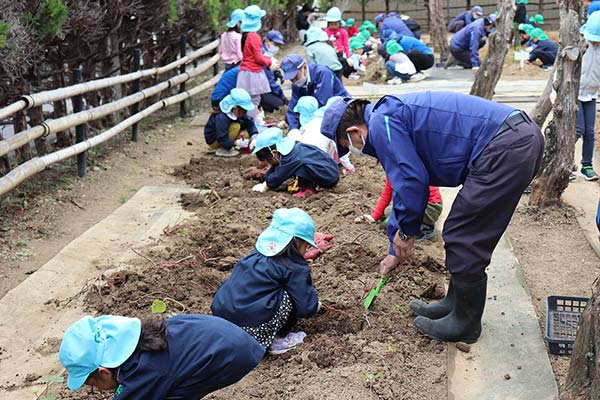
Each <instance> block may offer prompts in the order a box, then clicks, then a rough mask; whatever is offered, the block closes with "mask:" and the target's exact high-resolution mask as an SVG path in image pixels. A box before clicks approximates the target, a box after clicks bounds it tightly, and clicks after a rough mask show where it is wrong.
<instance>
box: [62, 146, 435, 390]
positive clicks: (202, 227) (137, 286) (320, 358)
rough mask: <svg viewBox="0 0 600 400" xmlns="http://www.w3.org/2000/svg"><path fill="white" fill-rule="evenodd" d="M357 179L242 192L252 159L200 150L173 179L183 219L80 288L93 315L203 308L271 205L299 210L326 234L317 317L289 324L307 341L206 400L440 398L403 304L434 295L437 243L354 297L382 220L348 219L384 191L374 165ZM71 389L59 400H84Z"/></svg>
mask: <svg viewBox="0 0 600 400" xmlns="http://www.w3.org/2000/svg"><path fill="white" fill-rule="evenodd" d="M355 161H356V164H357V171H358V172H357V173H356V174H353V175H350V176H347V177H344V178H342V179H341V181H340V183H339V184H338V186H337V188H335V189H334V190H322V191H320V192H318V193H317V194H316V195H314V196H312V197H309V198H306V199H297V198H293V197H292V196H291V195H290V194H288V193H286V192H267V193H264V194H259V193H254V192H252V191H251V190H250V188H251V187H252V185H253V184H255V182H254V181H251V180H246V179H244V178H243V175H244V173H245V172H246V171H247V170H248V169H249V168H251V167H254V166H256V164H257V161H256V158H255V157H253V156H242V157H241V158H232V159H218V158H214V157H213V156H212V155H209V154H200V155H199V156H198V157H197V158H193V159H192V160H191V161H190V163H189V164H187V165H185V166H182V167H181V168H179V169H177V171H176V174H177V175H178V176H181V177H183V178H184V179H185V180H186V181H187V182H188V183H189V184H190V185H192V186H194V187H196V188H198V189H200V190H201V191H200V193H199V194H194V195H187V196H184V197H183V199H182V203H183V204H184V206H185V207H186V208H188V209H193V210H194V211H195V213H196V217H195V219H193V220H191V221H189V222H186V223H185V224H182V225H177V226H174V227H168V228H167V229H165V234H164V235H163V236H162V237H161V238H160V239H158V240H157V242H156V243H155V244H154V245H152V246H150V247H148V248H145V249H140V250H138V253H139V254H140V258H139V262H136V263H134V264H135V265H131V267H130V268H128V269H127V270H125V271H122V272H113V273H112V274H108V276H105V277H104V279H103V280H102V281H101V282H100V284H99V285H93V286H92V287H93V289H91V290H89V291H88V292H87V295H86V297H85V303H86V306H87V307H88V309H89V311H90V312H91V313H94V314H106V313H112V314H123V315H128V316H137V317H147V316H149V315H151V312H150V305H151V303H152V302H153V300H155V299H161V300H163V301H164V302H165V303H166V305H167V311H166V314H167V315H168V314H169V313H204V314H208V313H210V303H211V300H212V298H213V296H214V294H215V292H216V290H217V289H218V287H219V286H220V285H221V283H222V282H223V281H225V279H226V278H227V277H228V275H229V274H230V272H231V270H232V268H233V267H234V265H235V263H236V261H237V260H238V259H239V258H241V257H242V256H244V255H245V254H247V253H248V252H250V251H251V249H252V248H253V246H254V244H255V241H256V238H257V237H258V235H259V234H260V232H261V231H262V230H263V229H264V228H266V227H267V226H268V224H269V222H270V218H271V215H272V213H273V211H274V210H275V209H276V208H278V207H300V208H302V209H304V210H306V211H307V212H308V213H310V215H311V216H312V217H313V219H314V220H315V223H316V226H317V230H318V231H319V232H323V233H330V234H334V235H336V237H335V239H334V246H333V247H332V248H331V249H330V250H328V251H327V252H326V253H325V254H323V255H322V256H321V257H319V258H318V259H317V260H315V261H314V262H312V263H311V268H312V276H313V281H314V285H315V288H316V290H317V293H318V294H319V297H320V299H321V301H322V302H323V304H324V310H323V311H322V312H320V313H319V314H317V315H315V316H313V317H312V318H309V319H306V320H301V321H300V322H299V323H298V325H297V326H296V329H295V330H302V331H304V332H306V333H307V334H308V336H307V338H306V339H305V342H304V344H302V345H300V346H299V347H298V348H297V350H294V351H291V352H289V353H286V354H283V355H280V356H266V358H265V359H264V361H263V362H262V363H261V364H260V365H259V367H258V368H256V370H254V371H253V372H251V373H250V374H249V375H248V376H247V377H246V378H244V379H243V380H242V381H241V382H240V383H238V384H236V385H234V386H233V387H231V388H228V389H225V390H222V391H220V392H217V393H214V394H212V395H210V396H208V397H207V398H209V399H250V398H264V399H314V400H317V399H389V400H392V399H394V400H395V399H415V400H416V399H418V400H428V399H431V400H434V399H435V400H439V399H445V398H447V377H446V363H447V360H446V358H447V355H446V346H445V345H444V344H441V343H438V342H435V341H431V340H428V339H426V338H424V337H423V336H421V335H420V334H418V333H417V332H416V331H415V330H414V329H413V327H412V320H413V316H412V315H411V313H410V311H409V309H408V303H409V301H410V300H411V299H413V298H418V297H421V298H423V297H425V298H439V297H440V296H441V295H443V284H444V281H445V279H446V273H445V270H444V268H443V258H442V257H443V249H442V244H441V240H440V239H439V238H437V239H435V240H434V241H433V242H431V243H429V244H427V245H424V246H421V245H419V246H418V248H417V252H416V257H415V261H414V262H413V263H412V264H411V265H410V266H406V267H404V268H402V269H401V270H400V272H399V274H398V275H397V276H395V277H394V278H392V280H391V281H390V282H389V283H388V285H387V286H385V287H384V288H383V290H382V292H381V294H380V296H379V298H378V299H377V300H376V301H375V303H374V304H373V306H372V307H371V309H370V310H369V311H366V310H365V309H364V308H363V305H362V299H363V297H364V295H365V293H367V291H368V289H369V288H370V287H371V285H373V284H374V283H375V282H376V279H377V278H378V273H377V268H378V264H379V261H380V259H381V258H382V257H383V256H384V255H385V254H386V252H387V248H388V240H387V238H386V235H385V229H384V227H383V226H382V225H360V224H355V223H354V222H353V220H354V218H355V217H356V216H357V215H359V214H361V213H366V212H368V211H370V210H371V209H372V207H373V206H374V205H375V203H376V201H377V198H378V196H379V194H380V192H381V190H382V188H383V186H384V182H385V177H384V174H383V172H382V170H381V167H380V166H379V165H377V164H376V163H375V162H373V161H372V160H362V159H361V160H355ZM81 392H82V393H75V394H73V393H67V392H64V393H62V394H61V397H60V398H61V399H62V398H64V399H83V398H86V399H93V398H101V397H93V396H98V395H97V394H94V395H90V394H89V393H87V389H83V390H82V391H81Z"/></svg>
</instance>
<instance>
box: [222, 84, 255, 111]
mask: <svg viewBox="0 0 600 400" xmlns="http://www.w3.org/2000/svg"><path fill="white" fill-rule="evenodd" d="M235 106H237V107H240V108H243V109H244V110H246V111H252V110H254V104H252V98H251V97H250V94H249V93H248V92H247V91H246V90H244V89H241V88H233V89H231V92H229V94H228V95H227V96H225V98H224V99H223V100H221V102H220V103H219V108H220V109H221V111H223V112H224V113H228V112H231V109H232V108H233V107H235Z"/></svg>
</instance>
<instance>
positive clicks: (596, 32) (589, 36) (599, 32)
mask: <svg viewBox="0 0 600 400" xmlns="http://www.w3.org/2000/svg"><path fill="white" fill-rule="evenodd" d="M594 3H595V2H594ZM594 3H592V4H594ZM590 7H591V6H590ZM581 31H582V32H583V37H584V38H585V39H586V40H589V41H590V42H600V12H598V11H596V12H593V13H591V14H590V16H589V17H588V20H587V22H586V23H585V25H583V26H582V27H581Z"/></svg>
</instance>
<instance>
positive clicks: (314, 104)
mask: <svg viewBox="0 0 600 400" xmlns="http://www.w3.org/2000/svg"><path fill="white" fill-rule="evenodd" d="M318 108H319V100H317V99H316V98H314V97H313V96H302V97H300V98H299V99H298V103H296V106H295V107H294V112H296V113H299V114H300V126H304V125H306V124H308V123H309V122H310V121H312V120H313V119H314V118H315V111H317V109H318Z"/></svg>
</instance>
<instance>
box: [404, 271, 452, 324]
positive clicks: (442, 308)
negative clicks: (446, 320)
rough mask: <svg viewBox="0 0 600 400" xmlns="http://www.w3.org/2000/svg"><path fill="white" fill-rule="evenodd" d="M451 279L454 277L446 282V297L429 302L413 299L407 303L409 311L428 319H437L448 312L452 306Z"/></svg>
mask: <svg viewBox="0 0 600 400" xmlns="http://www.w3.org/2000/svg"><path fill="white" fill-rule="evenodd" d="M453 280H454V279H453V278H452V277H451V278H450V283H449V284H448V293H446V297H444V298H443V299H442V300H440V301H438V302H437V303H431V304H427V303H425V302H424V301H422V300H413V301H411V302H410V305H409V307H410V309H411V311H412V312H413V313H415V315H421V316H423V317H427V318H430V319H439V318H442V317H445V316H446V315H448V314H450V312H451V311H452V307H454V288H453V286H454V284H453V283H452V282H453Z"/></svg>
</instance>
